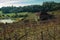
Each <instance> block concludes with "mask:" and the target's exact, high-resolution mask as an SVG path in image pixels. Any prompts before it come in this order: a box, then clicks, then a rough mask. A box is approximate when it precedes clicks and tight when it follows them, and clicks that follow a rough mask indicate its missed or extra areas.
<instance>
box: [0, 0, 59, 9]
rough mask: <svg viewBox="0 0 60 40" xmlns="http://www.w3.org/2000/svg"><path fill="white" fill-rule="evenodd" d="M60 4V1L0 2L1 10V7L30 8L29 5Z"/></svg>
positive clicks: (22, 0) (17, 0)
mask: <svg viewBox="0 0 60 40" xmlns="http://www.w3.org/2000/svg"><path fill="white" fill-rule="evenodd" d="M47 1H48V2H49V1H54V2H60V0H29V1H28V0H1V1H0V8H1V7H7V6H12V5H13V6H16V7H19V6H28V5H42V4H43V2H47Z"/></svg>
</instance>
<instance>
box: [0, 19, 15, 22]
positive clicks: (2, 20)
mask: <svg viewBox="0 0 60 40" xmlns="http://www.w3.org/2000/svg"><path fill="white" fill-rule="evenodd" d="M13 22H15V20H12V19H0V23H13Z"/></svg>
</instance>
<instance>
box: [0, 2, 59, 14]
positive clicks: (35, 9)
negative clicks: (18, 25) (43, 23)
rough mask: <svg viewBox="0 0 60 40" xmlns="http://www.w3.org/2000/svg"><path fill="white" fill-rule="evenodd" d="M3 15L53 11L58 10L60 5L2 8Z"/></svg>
mask: <svg viewBox="0 0 60 40" xmlns="http://www.w3.org/2000/svg"><path fill="white" fill-rule="evenodd" d="M0 9H1V11H2V12H3V13H19V12H39V11H53V10H60V3H56V2H43V4H42V5H29V6H24V7H13V6H11V7H2V8H0Z"/></svg>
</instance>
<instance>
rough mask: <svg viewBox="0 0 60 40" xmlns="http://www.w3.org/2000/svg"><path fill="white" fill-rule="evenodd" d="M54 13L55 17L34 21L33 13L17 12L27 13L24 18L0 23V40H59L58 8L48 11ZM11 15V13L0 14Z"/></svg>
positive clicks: (59, 19) (59, 18)
mask: <svg viewBox="0 0 60 40" xmlns="http://www.w3.org/2000/svg"><path fill="white" fill-rule="evenodd" d="M48 13H49V14H53V15H55V17H56V18H55V19H52V20H46V21H36V19H37V16H36V15H35V14H34V13H28V12H24V13H18V15H21V14H22V15H25V14H28V17H26V18H24V20H20V21H18V22H14V23H6V24H3V23H0V40H60V10H58V11H52V12H48ZM2 15H9V16H13V15H15V14H14V13H11V14H2Z"/></svg>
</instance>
